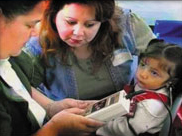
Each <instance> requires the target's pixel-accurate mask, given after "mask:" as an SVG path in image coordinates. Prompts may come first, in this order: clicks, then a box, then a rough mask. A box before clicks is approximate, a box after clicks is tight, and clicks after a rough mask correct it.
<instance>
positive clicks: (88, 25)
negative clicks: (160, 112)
mask: <svg viewBox="0 0 182 136" xmlns="http://www.w3.org/2000/svg"><path fill="white" fill-rule="evenodd" d="M85 26H86V27H92V26H94V24H85Z"/></svg>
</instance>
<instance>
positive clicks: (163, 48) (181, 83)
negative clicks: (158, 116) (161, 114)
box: [139, 39, 182, 98]
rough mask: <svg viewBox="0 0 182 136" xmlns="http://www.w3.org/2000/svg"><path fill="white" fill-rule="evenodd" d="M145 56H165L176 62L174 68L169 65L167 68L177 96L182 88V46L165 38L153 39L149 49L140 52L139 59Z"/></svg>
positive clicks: (174, 94) (174, 93) (171, 84)
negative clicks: (166, 40)
mask: <svg viewBox="0 0 182 136" xmlns="http://www.w3.org/2000/svg"><path fill="white" fill-rule="evenodd" d="M145 57H151V58H156V59H160V58H164V59H165V60H167V61H169V62H172V63H174V64H175V66H174V67H173V68H172V67H169V68H168V70H167V72H168V73H169V75H170V79H169V80H168V83H169V86H170V87H172V89H173V97H174V98H175V97H176V95H178V94H179V92H180V91H181V89H182V48H181V47H180V46H178V45H176V44H170V43H167V42H165V41H164V40H160V39H153V40H151V41H150V42H149V45H148V47H147V49H146V50H145V51H144V52H143V53H141V54H140V56H139V60H141V59H142V58H145ZM166 66H167V64H166Z"/></svg>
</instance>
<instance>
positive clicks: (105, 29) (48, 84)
mask: <svg viewBox="0 0 182 136" xmlns="http://www.w3.org/2000/svg"><path fill="white" fill-rule="evenodd" d="M152 38H154V36H153V33H152V31H151V30H150V28H149V27H148V26H147V25H146V24H145V23H144V22H143V20H142V19H141V18H139V17H138V16H136V15H135V14H134V13H131V12H130V11H129V10H123V9H121V8H119V7H117V6H116V5H115V1H114V0H91V1H90V0H68V1H57V0H52V1H51V2H50V5H49V6H48V8H47V9H46V11H45V14H44V18H43V21H42V27H41V30H40V37H39V40H40V44H41V46H42V56H43V60H44V64H43V65H44V66H45V64H47V66H46V67H44V69H43V70H42V71H43V72H42V75H39V76H38V77H42V81H40V80H41V79H40V80H39V81H36V83H35V82H34V83H33V84H35V85H36V87H37V85H38V86H39V87H40V88H41V90H42V92H43V93H44V94H46V95H47V96H48V97H49V98H52V99H54V100H60V99H63V98H67V97H68V98H76V99H100V98H103V97H105V96H107V95H109V94H112V93H114V92H117V91H120V90H121V89H123V86H124V85H125V84H127V83H129V82H130V81H131V79H132V77H133V75H134V71H135V69H136V66H137V54H138V53H139V52H140V51H141V50H144V49H145V47H146V45H147V44H148V42H149V41H150V40H151V39H152ZM38 43H39V42H38V41H37V44H38ZM29 45H31V42H28V43H27V48H28V49H29V50H28V52H29V53H30V54H31V53H33V54H34V53H35V51H32V50H31V47H29ZM34 45H36V44H35V41H34ZM36 47H37V46H36ZM32 48H33V47H32ZM39 73H40V72H39ZM33 81H35V80H33Z"/></svg>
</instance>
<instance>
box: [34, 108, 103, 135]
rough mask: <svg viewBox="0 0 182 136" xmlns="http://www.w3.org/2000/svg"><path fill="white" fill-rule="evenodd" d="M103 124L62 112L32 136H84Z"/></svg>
mask: <svg viewBox="0 0 182 136" xmlns="http://www.w3.org/2000/svg"><path fill="white" fill-rule="evenodd" d="M102 125H103V123H101V122H98V121H95V120H92V119H89V118H86V117H83V116H80V115H76V114H72V113H69V112H67V111H62V112H59V113H58V114H56V115H55V116H53V117H52V118H51V120H50V121H49V122H47V123H46V124H45V125H44V126H43V127H42V128H41V129H39V130H38V131H37V133H36V134H34V135H33V136H57V135H59V134H60V135H63V136H65V135H66V136H73V135H76V136H85V135H89V134H91V133H92V132H95V131H96V130H97V129H98V127H100V126H102Z"/></svg>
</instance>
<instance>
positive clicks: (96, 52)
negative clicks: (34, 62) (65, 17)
mask: <svg viewBox="0 0 182 136" xmlns="http://www.w3.org/2000/svg"><path fill="white" fill-rule="evenodd" d="M70 3H80V4H86V5H89V6H93V7H95V11H96V12H95V19H96V20H97V21H100V22H101V26H100V29H99V31H98V33H97V34H96V36H95V38H94V39H93V40H92V41H91V42H90V44H89V48H90V49H91V50H92V57H91V58H92V61H93V62H94V64H95V66H97V65H100V64H102V62H103V61H104V60H105V59H106V58H108V57H111V56H112V52H113V50H114V48H115V47H116V46H119V45H120V42H119V41H121V40H119V39H118V37H120V36H119V35H120V33H121V29H120V28H119V25H117V23H118V22H119V21H120V20H119V18H118V17H119V15H121V14H122V11H121V10H119V9H116V8H115V2H114V0H52V1H51V2H50V5H49V7H48V8H47V10H46V11H45V14H44V19H43V22H42V27H41V31H40V43H41V45H42V47H43V56H44V59H45V60H47V55H48V54H49V55H50V54H57V55H59V56H60V59H61V61H62V63H64V64H66V63H67V53H68V52H69V51H70V48H71V47H69V46H68V45H67V44H66V43H65V42H63V41H62V40H61V39H60V37H59V35H58V31H57V29H56V25H55V22H54V20H55V17H56V14H57V13H58V11H60V10H61V9H62V8H63V7H64V5H65V4H70ZM95 66H94V68H95Z"/></svg>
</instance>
